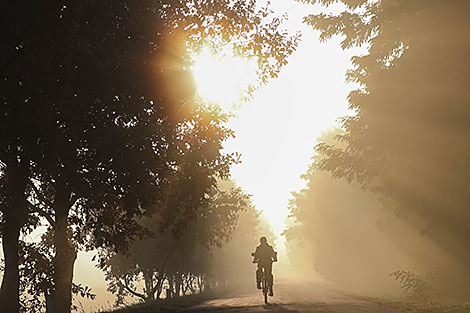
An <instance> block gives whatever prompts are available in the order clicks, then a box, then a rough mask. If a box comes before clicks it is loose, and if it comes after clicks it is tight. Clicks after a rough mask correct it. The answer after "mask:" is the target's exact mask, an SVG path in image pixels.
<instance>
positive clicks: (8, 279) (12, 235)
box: [0, 158, 29, 313]
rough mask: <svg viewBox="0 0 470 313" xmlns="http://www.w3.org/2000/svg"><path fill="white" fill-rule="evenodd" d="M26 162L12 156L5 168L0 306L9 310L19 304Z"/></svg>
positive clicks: (25, 212) (4, 310)
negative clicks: (6, 180) (5, 199)
mask: <svg viewBox="0 0 470 313" xmlns="http://www.w3.org/2000/svg"><path fill="white" fill-rule="evenodd" d="M27 162H29V161H26V160H25V161H23V162H21V163H17V161H16V158H15V159H14V160H12V161H11V162H8V163H9V164H8V165H7V168H6V176H7V179H8V183H7V201H6V206H5V208H4V210H3V214H4V215H3V218H4V223H3V225H2V229H1V231H2V235H3V238H2V246H3V256H4V260H5V270H4V273H3V280H2V286H1V287H0V308H2V312H8V313H10V312H11V313H17V312H19V307H20V305H19V303H20V294H19V287H20V283H19V280H20V277H19V271H18V263H19V256H18V248H19V241H18V240H19V236H20V229H21V226H22V225H23V222H24V221H25V219H26V216H27V212H28V208H27V205H26V197H25V190H26V185H27V181H28V172H27V167H26V166H25V165H24V164H26V163H27Z"/></svg>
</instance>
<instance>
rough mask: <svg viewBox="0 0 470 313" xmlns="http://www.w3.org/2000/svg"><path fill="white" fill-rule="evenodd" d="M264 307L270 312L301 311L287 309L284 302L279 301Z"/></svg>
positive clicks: (291, 312) (295, 312)
mask: <svg viewBox="0 0 470 313" xmlns="http://www.w3.org/2000/svg"><path fill="white" fill-rule="evenodd" d="M264 308H265V309H267V311H268V312H284V313H300V311H296V310H289V309H286V308H285V307H283V306H282V304H278V303H268V304H265V305H264Z"/></svg>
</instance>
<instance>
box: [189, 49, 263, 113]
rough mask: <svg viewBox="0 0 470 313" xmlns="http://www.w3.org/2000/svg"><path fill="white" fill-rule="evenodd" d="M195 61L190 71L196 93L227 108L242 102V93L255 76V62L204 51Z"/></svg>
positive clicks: (229, 52) (229, 53)
mask: <svg viewBox="0 0 470 313" xmlns="http://www.w3.org/2000/svg"><path fill="white" fill-rule="evenodd" d="M194 58H195V61H194V65H193V68H192V72H193V75H194V79H195V81H196V86H197V91H198V94H199V95H200V96H201V97H202V98H204V99H205V100H206V101H210V102H214V103H217V104H219V105H221V106H223V107H226V108H230V107H231V106H232V105H233V104H234V103H236V102H239V101H240V100H241V98H242V96H243V91H244V90H246V88H247V87H248V85H249V84H250V82H252V81H253V80H254V79H255V77H256V68H257V67H256V62H254V60H248V59H245V58H242V57H240V56H234V55H233V53H231V51H228V52H227V53H225V54H224V55H214V54H213V53H212V52H211V51H210V50H209V49H208V48H205V49H203V50H202V51H201V52H200V53H199V54H197V55H196V56H195V57H194Z"/></svg>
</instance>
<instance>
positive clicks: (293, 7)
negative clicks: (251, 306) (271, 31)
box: [226, 0, 360, 250]
mask: <svg viewBox="0 0 470 313" xmlns="http://www.w3.org/2000/svg"><path fill="white" fill-rule="evenodd" d="M272 4H273V7H274V8H275V9H276V11H277V12H279V13H282V12H287V13H288V16H289V23H288V24H289V28H290V30H291V31H293V32H294V31H296V30H300V31H301V32H302V40H301V42H300V45H299V47H298V49H297V51H296V52H295V53H294V54H293V55H292V56H291V57H290V59H289V63H288V65H287V66H286V67H285V68H284V69H283V70H282V72H281V74H280V75H279V77H278V78H277V79H274V80H272V81H270V82H269V83H268V84H267V85H266V86H264V87H262V88H261V89H260V90H258V91H257V92H256V93H255V95H254V99H253V101H252V102H251V103H248V104H245V105H243V106H242V107H241V109H239V110H238V111H237V112H236V113H237V118H235V119H232V120H231V122H230V124H229V127H230V128H232V129H233V130H234V131H235V133H236V138H235V139H233V140H230V141H229V142H228V143H227V144H226V150H227V151H238V152H240V153H241V154H242V163H241V164H240V165H237V166H235V167H234V168H233V170H232V175H233V178H234V179H235V180H236V181H237V183H238V184H239V185H240V186H241V187H242V188H243V189H245V190H246V191H247V192H248V193H249V194H251V195H252V196H253V200H254V203H255V205H256V207H257V208H259V209H261V210H263V214H264V215H265V216H266V217H267V218H268V220H269V222H270V223H271V225H272V226H273V228H274V230H275V233H276V234H278V235H279V234H280V233H281V232H282V229H283V227H284V219H285V217H286V215H287V214H288V211H287V205H288V200H289V198H290V197H291V195H290V193H291V192H292V191H295V190H299V189H300V188H301V187H303V186H304V183H303V180H302V179H301V178H300V175H301V174H303V173H305V171H306V170H307V167H308V164H309V163H310V158H311V157H312V156H313V146H314V145H315V141H316V138H317V137H318V136H319V134H320V132H321V131H323V130H326V129H327V128H330V127H332V126H334V125H335V124H337V123H336V120H337V118H338V117H341V116H344V115H346V114H347V113H348V110H347V100H346V97H347V95H348V93H349V91H350V90H351V89H354V88H355V86H354V85H351V84H346V82H345V73H346V70H347V69H348V68H350V67H351V63H350V58H351V56H352V55H354V54H357V53H360V51H359V50H358V49H350V50H347V51H343V50H341V48H340V46H339V43H340V41H341V38H333V39H332V40H330V41H327V42H325V43H320V42H319V39H318V35H319V33H318V32H315V31H313V30H312V29H311V28H310V27H309V26H307V25H304V24H302V17H303V16H304V15H306V14H307V13H311V12H316V11H317V10H318V8H315V7H313V6H312V5H305V4H301V3H297V2H295V1H286V0H279V1H272ZM278 245H280V247H278V248H280V249H281V250H282V242H278Z"/></svg>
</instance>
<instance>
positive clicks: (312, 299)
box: [186, 282, 400, 313]
mask: <svg viewBox="0 0 470 313" xmlns="http://www.w3.org/2000/svg"><path fill="white" fill-rule="evenodd" d="M269 302H270V303H269V304H267V305H265V304H264V302H263V298H262V294H261V292H260V291H258V290H256V289H253V290H250V291H248V292H244V293H238V294H228V295H227V296H226V297H224V298H221V299H216V300H209V301H206V302H204V303H202V304H199V305H197V306H194V307H191V308H189V309H188V310H187V311H186V312H188V313H203V312H207V313H217V312H221V313H222V312H224V313H228V312H249V313H253V312H280V313H284V312H285V313H301V312H321V313H400V311H396V310H393V309H391V308H388V307H386V306H383V305H380V304H376V303H373V302H369V301H364V300H360V299H357V298H354V297H352V296H348V295H345V294H342V293H340V292H338V291H334V290H332V289H329V288H327V287H325V286H321V285H319V284H314V283H289V282H282V283H280V284H277V285H276V286H275V296H274V297H270V298H269Z"/></svg>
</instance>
